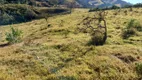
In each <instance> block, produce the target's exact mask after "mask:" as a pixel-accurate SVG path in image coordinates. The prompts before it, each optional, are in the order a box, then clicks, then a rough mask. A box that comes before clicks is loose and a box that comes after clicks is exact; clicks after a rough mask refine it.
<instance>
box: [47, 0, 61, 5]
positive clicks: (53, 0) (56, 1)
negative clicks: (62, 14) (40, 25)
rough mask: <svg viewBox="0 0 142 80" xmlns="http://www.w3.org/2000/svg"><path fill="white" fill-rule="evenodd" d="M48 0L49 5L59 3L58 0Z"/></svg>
mask: <svg viewBox="0 0 142 80" xmlns="http://www.w3.org/2000/svg"><path fill="white" fill-rule="evenodd" d="M48 1H49V3H50V4H51V5H54V6H57V5H58V3H59V0H48Z"/></svg>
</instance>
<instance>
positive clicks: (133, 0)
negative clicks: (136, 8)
mask: <svg viewBox="0 0 142 80" xmlns="http://www.w3.org/2000/svg"><path fill="white" fill-rule="evenodd" d="M124 1H127V2H130V3H133V4H136V3H142V0H124Z"/></svg>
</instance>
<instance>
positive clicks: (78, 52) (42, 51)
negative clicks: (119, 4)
mask: <svg viewBox="0 0 142 80" xmlns="http://www.w3.org/2000/svg"><path fill="white" fill-rule="evenodd" d="M126 10H127V11H128V13H127V14H125V13H124V12H125V11H126ZM141 10H142V8H139V9H138V8H135V9H133V11H131V12H130V11H129V9H122V10H109V11H107V12H108V16H107V17H106V21H107V26H108V39H107V42H106V44H105V45H103V46H92V45H87V44H88V42H89V41H90V38H91V36H90V35H89V34H88V33H81V32H79V31H78V29H77V27H78V26H77V24H78V23H80V22H81V21H82V19H84V18H85V17H87V16H93V15H94V14H95V12H91V13H89V12H88V10H87V9H75V10H74V11H73V13H72V14H65V15H58V16H54V17H50V18H49V19H48V23H47V22H46V20H45V19H39V20H33V21H31V22H27V23H21V24H16V25H12V26H13V27H14V28H18V29H19V30H22V32H23V35H22V36H23V38H22V40H23V41H22V42H21V43H17V44H13V45H5V46H3V45H4V44H5V43H7V41H5V37H6V36H5V33H6V32H8V31H9V30H10V27H9V25H7V26H1V27H0V33H2V34H1V37H0V80H137V79H139V76H138V74H137V72H136V70H135V64H136V63H141V62H142V35H141V34H142V32H138V35H135V36H131V37H129V38H128V39H123V38H122V37H121V35H122V29H123V28H125V27H126V23H127V22H128V20H130V19H132V18H133V19H137V20H138V21H140V22H142V15H141V14H142V11H141ZM116 13H117V14H116Z"/></svg>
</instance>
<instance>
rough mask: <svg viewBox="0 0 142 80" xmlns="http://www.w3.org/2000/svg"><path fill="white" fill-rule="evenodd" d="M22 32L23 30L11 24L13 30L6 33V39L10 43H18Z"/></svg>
mask: <svg viewBox="0 0 142 80" xmlns="http://www.w3.org/2000/svg"><path fill="white" fill-rule="evenodd" d="M21 34H22V31H20V30H18V29H14V28H13V27H12V26H11V32H10V33H6V40H7V41H8V42H9V43H10V44H14V43H18V42H20V41H21Z"/></svg>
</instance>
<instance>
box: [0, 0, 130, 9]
mask: <svg viewBox="0 0 142 80" xmlns="http://www.w3.org/2000/svg"><path fill="white" fill-rule="evenodd" d="M0 3H22V4H29V5H34V6H39V7H42V6H44V7H50V6H55V5H63V6H70V5H71V4H72V5H74V7H85V8H90V7H101V8H102V7H111V6H112V5H116V6H119V7H122V6H124V5H129V4H130V3H128V2H126V1H123V0H20V1H19V0H3V1H1V2H0Z"/></svg>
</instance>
